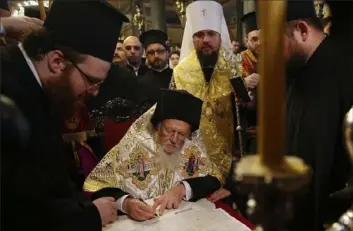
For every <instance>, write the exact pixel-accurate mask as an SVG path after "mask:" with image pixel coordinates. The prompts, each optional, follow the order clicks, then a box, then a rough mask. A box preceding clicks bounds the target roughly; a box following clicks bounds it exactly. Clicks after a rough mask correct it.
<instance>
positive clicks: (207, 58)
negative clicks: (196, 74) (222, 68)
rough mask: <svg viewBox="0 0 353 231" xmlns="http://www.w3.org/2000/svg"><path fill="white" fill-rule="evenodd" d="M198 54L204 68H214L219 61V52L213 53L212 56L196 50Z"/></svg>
mask: <svg viewBox="0 0 353 231" xmlns="http://www.w3.org/2000/svg"><path fill="white" fill-rule="evenodd" d="M196 54H197V57H198V59H199V62H200V65H201V67H202V68H214V67H215V66H216V63H217V60H218V55H219V50H217V51H212V53H210V54H205V53H203V52H202V50H196Z"/></svg>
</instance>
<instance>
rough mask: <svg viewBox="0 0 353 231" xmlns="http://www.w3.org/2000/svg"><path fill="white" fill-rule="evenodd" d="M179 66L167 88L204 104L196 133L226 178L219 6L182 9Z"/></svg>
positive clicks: (228, 141) (228, 152) (227, 127)
mask: <svg viewBox="0 0 353 231" xmlns="http://www.w3.org/2000/svg"><path fill="white" fill-rule="evenodd" d="M186 18H187V21H186V25H185V30H184V36H183V43H182V47H181V55H180V60H181V61H180V63H179V64H178V66H177V67H176V68H175V69H174V73H173V80H172V83H171V88H172V89H173V88H175V89H183V90H186V91H188V92H189V93H191V94H193V95H194V96H196V97H198V98H200V99H201V100H202V101H203V102H204V103H203V107H202V115H201V122H200V133H201V137H202V138H203V141H204V143H205V146H206V149H207V154H208V155H209V157H210V159H211V160H212V161H213V162H214V163H215V164H216V165H217V167H218V168H219V169H220V170H221V172H222V174H223V175H224V176H225V177H227V176H228V174H229V171H230V167H231V161H232V146H233V142H234V125H233V110H232V102H233V100H234V98H233V97H232V86H231V84H230V81H229V78H230V76H231V75H232V74H231V68H230V67H229V65H228V63H227V61H226V60H225V52H227V51H230V50H231V42H230V38H229V34H228V28H227V25H226V22H225V19H224V15H223V9H222V6H221V5H220V4H219V3H217V2H215V1H196V2H193V3H191V4H190V5H189V6H188V7H187V8H186Z"/></svg>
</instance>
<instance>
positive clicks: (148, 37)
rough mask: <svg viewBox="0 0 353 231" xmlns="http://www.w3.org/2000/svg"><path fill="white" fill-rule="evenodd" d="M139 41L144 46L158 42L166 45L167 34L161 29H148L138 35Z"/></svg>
mask: <svg viewBox="0 0 353 231" xmlns="http://www.w3.org/2000/svg"><path fill="white" fill-rule="evenodd" d="M139 39H140V42H141V43H142V44H143V46H144V47H145V48H147V47H148V46H149V45H150V44H153V43H159V44H161V45H163V46H164V47H167V43H166V42H167V40H168V35H167V34H166V33H164V32H163V31H161V30H148V31H146V32H143V33H142V34H141V35H140V38H139Z"/></svg>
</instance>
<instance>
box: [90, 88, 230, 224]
mask: <svg viewBox="0 0 353 231" xmlns="http://www.w3.org/2000/svg"><path fill="white" fill-rule="evenodd" d="M201 107H202V101H201V100H200V99H198V98H196V97H194V96H192V95H191V94H189V93H187V92H185V91H172V90H165V91H164V92H163V93H162V95H161V100H160V101H159V102H158V103H157V106H155V107H152V108H151V109H150V110H149V111H147V112H146V113H145V114H144V115H142V116H141V117H140V118H139V119H138V120H137V121H136V122H135V123H134V124H133V125H132V127H131V128H130V129H129V131H128V132H127V134H126V135H125V136H124V138H123V139H122V140H121V141H120V143H119V144H118V145H117V146H115V147H114V148H113V149H112V150H111V151H110V152H109V153H108V154H107V155H106V156H105V157H104V158H103V160H102V161H101V162H100V163H99V164H98V165H97V167H96V168H95V169H94V170H93V171H92V173H91V174H90V175H89V176H88V178H87V179H86V182H85V184H84V189H85V190H86V191H88V192H94V193H93V196H92V198H93V199H94V198H99V197H105V196H108V195H109V196H112V197H114V198H115V199H117V203H118V208H119V210H121V211H123V212H125V213H127V214H128V215H130V217H132V218H133V219H135V220H147V219H150V218H153V217H154V214H155V208H156V207H157V206H160V208H159V212H160V213H163V210H164V209H165V208H167V209H171V208H178V206H179V204H180V202H181V201H182V200H183V199H184V200H198V199H200V198H203V197H206V196H207V195H208V194H209V193H212V192H213V191H215V190H217V189H219V188H220V187H221V184H223V183H224V178H223V177H222V175H221V173H220V172H219V170H218V168H217V167H216V166H214V165H213V164H212V162H211V161H210V160H209V159H208V157H207V155H206V150H205V148H204V146H203V143H202V142H201V140H200V138H199V136H198V133H197V132H194V131H196V130H197V129H198V128H199V123H200V115H201ZM156 197H158V199H156V201H155V204H154V206H153V207H150V206H147V205H146V204H144V203H143V202H141V201H140V200H138V199H134V198H139V199H151V198H156Z"/></svg>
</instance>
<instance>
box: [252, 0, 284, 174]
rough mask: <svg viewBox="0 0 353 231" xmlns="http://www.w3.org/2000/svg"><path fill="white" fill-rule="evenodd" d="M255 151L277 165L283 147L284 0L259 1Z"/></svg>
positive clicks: (262, 159) (271, 165)
mask: <svg viewBox="0 0 353 231" xmlns="http://www.w3.org/2000/svg"><path fill="white" fill-rule="evenodd" d="M258 2H259V4H260V8H259V9H260V15H259V16H260V17H259V18H258V20H259V23H260V28H261V32H260V34H261V35H260V37H261V47H260V61H259V65H260V66H259V67H260V68H259V70H260V79H261V81H260V86H259V87H260V89H259V95H258V102H259V105H258V125H259V127H258V128H259V132H258V153H259V155H260V160H261V161H262V164H263V165H265V166H266V167H269V168H272V169H275V168H280V166H281V164H282V161H283V153H284V147H285V101H286V100H285V99H286V98H285V71H284V70H285V69H284V65H285V63H284V56H283V34H284V22H285V10H286V1H285V0H276V1H273V0H260V1H258Z"/></svg>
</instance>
